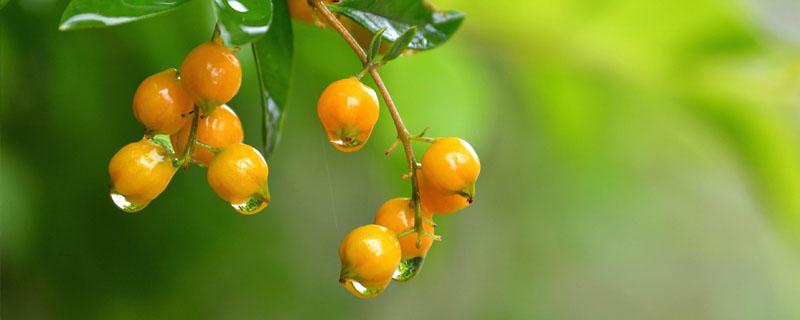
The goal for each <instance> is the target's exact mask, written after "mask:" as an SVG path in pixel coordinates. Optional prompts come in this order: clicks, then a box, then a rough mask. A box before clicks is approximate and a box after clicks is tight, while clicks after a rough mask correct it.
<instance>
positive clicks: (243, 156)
mask: <svg viewBox="0 0 800 320" xmlns="http://www.w3.org/2000/svg"><path fill="white" fill-rule="evenodd" d="M268 177H269V167H268V166H267V162H266V161H265V160H264V157H263V156H262V155H261V153H260V152H258V150H256V149H255V148H253V147H251V146H248V145H246V144H243V143H235V144H231V145H229V146H227V147H225V148H224V149H222V151H221V152H220V153H219V154H217V155H216V156H214V158H213V159H212V160H211V163H210V164H209V165H208V172H207V178H208V184H209V185H210V186H211V189H214V192H216V193H217V195H218V196H219V197H220V198H222V199H225V200H227V201H228V202H230V203H231V206H233V208H234V209H236V211H239V213H241V214H247V215H249V214H254V213H257V212H259V211H261V210H263V209H264V208H266V207H267V205H268V204H269V201H270V198H269V188H268V186H267V178H268Z"/></svg>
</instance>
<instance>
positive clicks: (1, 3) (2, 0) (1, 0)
mask: <svg viewBox="0 0 800 320" xmlns="http://www.w3.org/2000/svg"><path fill="white" fill-rule="evenodd" d="M9 1H11V0H0V9H3V7H5V6H6V5H7V4H8V2H9Z"/></svg>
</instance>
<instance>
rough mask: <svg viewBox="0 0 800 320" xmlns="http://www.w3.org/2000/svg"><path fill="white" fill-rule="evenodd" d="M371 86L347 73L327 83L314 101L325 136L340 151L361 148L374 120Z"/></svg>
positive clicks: (374, 97)
mask: <svg viewBox="0 0 800 320" xmlns="http://www.w3.org/2000/svg"><path fill="white" fill-rule="evenodd" d="M379 110H380V109H379V104H378V96H377V95H376V94H375V90H372V88H370V87H368V86H366V85H364V84H363V83H361V81H358V79H356V78H354V77H351V78H347V79H342V80H338V81H335V82H333V83H331V84H330V85H329V86H328V87H327V88H325V91H323V92H322V95H320V97H319V101H318V102H317V115H318V116H319V120H320V122H322V127H323V128H324V129H325V134H326V135H327V136H328V140H329V141H330V142H331V144H332V145H333V146H334V147H335V148H336V149H338V150H340V151H342V152H353V151H357V150H359V149H361V148H362V147H363V146H364V143H366V142H367V140H368V139H369V136H370V135H371V134H372V129H373V128H374V127H375V123H376V122H377V121H378V113H379Z"/></svg>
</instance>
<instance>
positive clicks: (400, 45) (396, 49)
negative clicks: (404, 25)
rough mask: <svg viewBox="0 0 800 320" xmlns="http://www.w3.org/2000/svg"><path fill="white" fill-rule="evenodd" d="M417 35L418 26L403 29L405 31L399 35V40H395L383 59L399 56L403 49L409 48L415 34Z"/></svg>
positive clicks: (387, 59)
mask: <svg viewBox="0 0 800 320" xmlns="http://www.w3.org/2000/svg"><path fill="white" fill-rule="evenodd" d="M416 35H417V27H410V28H408V29H406V30H405V31H403V33H402V34H401V35H400V36H399V37H397V40H395V41H394V43H393V44H392V47H391V48H389V52H387V53H386V55H385V56H383V61H391V60H394V59H395V58H397V57H399V56H400V54H401V53H403V51H405V50H406V49H408V46H409V44H410V43H411V41H412V40H413V39H414V36H416Z"/></svg>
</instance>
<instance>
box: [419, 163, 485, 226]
mask: <svg viewBox="0 0 800 320" xmlns="http://www.w3.org/2000/svg"><path fill="white" fill-rule="evenodd" d="M427 172H428V170H426V169H425V167H424V165H423V168H422V170H417V175H418V177H417V182H418V183H419V197H420V204H421V205H422V207H423V208H425V210H426V211H427V212H431V213H433V214H435V215H442V216H443V215H448V214H450V213H454V212H456V211H459V210H461V209H464V208H466V207H467V206H469V205H470V204H471V203H472V202H471V199H472V198H471V197H472V196H470V197H464V196H463V195H461V194H458V193H454V192H446V191H442V190H440V189H436V188H432V187H431V186H430V185H429V184H428V183H427V179H425V175H426V174H427ZM473 185H474V184H473ZM473 196H474V195H473Z"/></svg>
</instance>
